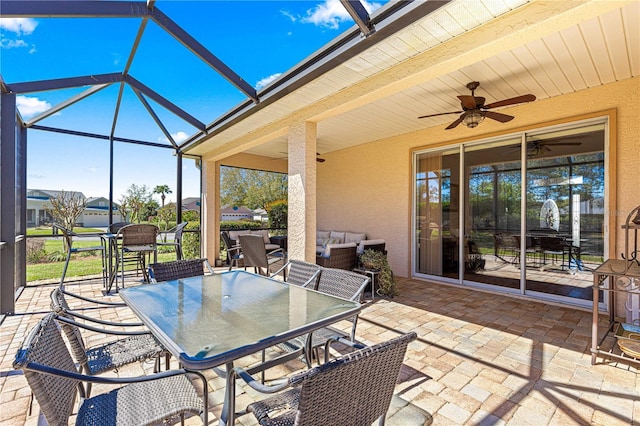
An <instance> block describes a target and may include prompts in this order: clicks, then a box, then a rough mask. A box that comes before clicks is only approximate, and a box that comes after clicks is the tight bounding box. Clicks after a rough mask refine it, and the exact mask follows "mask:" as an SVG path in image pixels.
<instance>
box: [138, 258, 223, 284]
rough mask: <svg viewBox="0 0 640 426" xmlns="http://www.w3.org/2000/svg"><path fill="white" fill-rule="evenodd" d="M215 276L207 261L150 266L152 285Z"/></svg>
mask: <svg viewBox="0 0 640 426" xmlns="http://www.w3.org/2000/svg"><path fill="white" fill-rule="evenodd" d="M205 271H206V273H208V274H213V268H211V265H210V264H209V261H208V260H207V259H187V260H175V261H173V262H162V263H152V264H151V265H149V279H150V280H151V282H152V283H157V282H160V281H172V280H179V279H180V278H189V277H197V276H202V275H204V274H205Z"/></svg>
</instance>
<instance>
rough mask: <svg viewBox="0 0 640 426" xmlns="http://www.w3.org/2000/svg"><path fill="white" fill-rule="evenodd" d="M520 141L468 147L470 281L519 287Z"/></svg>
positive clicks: (467, 254)
mask: <svg viewBox="0 0 640 426" xmlns="http://www.w3.org/2000/svg"><path fill="white" fill-rule="evenodd" d="M520 141H521V139H520V137H513V138H511V139H509V140H504V141H499V142H494V143H490V144H482V145H475V146H471V147H467V148H465V155H464V162H465V179H466V181H467V184H466V185H465V187H466V188H467V190H466V191H465V205H466V208H465V211H466V213H467V214H466V215H465V222H464V223H465V237H466V238H465V246H464V257H465V265H464V271H465V275H464V277H465V279H466V280H470V281H474V282H480V283H485V284H491V285H497V286H500V287H509V288H513V289H519V288H520V270H519V269H518V268H517V262H518V251H519V250H518V248H517V244H516V243H517V237H518V235H519V234H520V200H521V190H520V188H521V186H522V183H521V179H522V174H521V161H520V152H521V148H520V145H521V142H520Z"/></svg>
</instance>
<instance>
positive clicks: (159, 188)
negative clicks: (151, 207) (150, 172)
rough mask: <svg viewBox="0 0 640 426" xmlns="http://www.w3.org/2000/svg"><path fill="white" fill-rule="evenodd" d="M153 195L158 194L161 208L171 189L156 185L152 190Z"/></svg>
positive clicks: (167, 186)
mask: <svg viewBox="0 0 640 426" xmlns="http://www.w3.org/2000/svg"><path fill="white" fill-rule="evenodd" d="M153 193H154V194H160V198H161V199H162V207H164V199H165V197H166V194H171V188H169V185H156V187H155V188H153Z"/></svg>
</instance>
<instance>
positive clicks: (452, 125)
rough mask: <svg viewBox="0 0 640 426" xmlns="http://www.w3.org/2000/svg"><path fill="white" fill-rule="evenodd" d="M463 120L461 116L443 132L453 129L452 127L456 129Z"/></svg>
mask: <svg viewBox="0 0 640 426" xmlns="http://www.w3.org/2000/svg"><path fill="white" fill-rule="evenodd" d="M463 118H464V114H462V115H461V116H460V117H459V118H458V119H457V120H456V121H454V122H453V123H451V124H449V125H448V126H447V127H445V130H450V129H453V128H454V127H457V126H458V124H460V123H462V119H463Z"/></svg>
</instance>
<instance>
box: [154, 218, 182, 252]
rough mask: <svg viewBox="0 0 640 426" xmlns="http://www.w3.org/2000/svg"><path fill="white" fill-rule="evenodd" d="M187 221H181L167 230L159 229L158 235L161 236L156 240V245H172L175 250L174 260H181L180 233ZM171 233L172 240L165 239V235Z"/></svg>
mask: <svg viewBox="0 0 640 426" xmlns="http://www.w3.org/2000/svg"><path fill="white" fill-rule="evenodd" d="M188 223H189V222H182V223H179V224H177V225H176V226H174V227H173V228H171V229H169V230H168V231H160V232H158V235H159V236H160V237H161V239H160V241H158V244H157V245H158V247H173V248H174V249H175V251H176V260H182V233H183V232H184V228H185V227H186V226H187V224H188ZM169 234H173V241H167V236H168V235H169Z"/></svg>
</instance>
